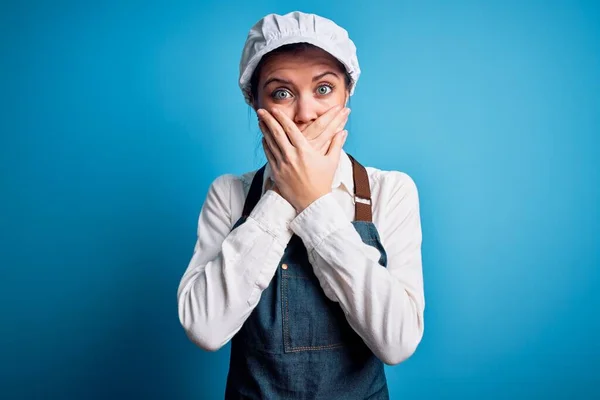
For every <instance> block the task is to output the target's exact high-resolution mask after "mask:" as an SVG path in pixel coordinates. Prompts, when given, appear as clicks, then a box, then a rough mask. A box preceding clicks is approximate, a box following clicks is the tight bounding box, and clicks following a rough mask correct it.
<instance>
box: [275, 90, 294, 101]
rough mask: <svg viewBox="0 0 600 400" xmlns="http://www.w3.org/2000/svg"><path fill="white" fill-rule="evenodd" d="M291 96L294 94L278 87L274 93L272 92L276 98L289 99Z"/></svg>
mask: <svg viewBox="0 0 600 400" xmlns="http://www.w3.org/2000/svg"><path fill="white" fill-rule="evenodd" d="M291 96H292V94H291V93H290V92H289V91H287V90H284V89H277V90H275V91H274V92H273V93H271V97H273V98H274V99H275V100H286V99H289V98H290V97H291Z"/></svg>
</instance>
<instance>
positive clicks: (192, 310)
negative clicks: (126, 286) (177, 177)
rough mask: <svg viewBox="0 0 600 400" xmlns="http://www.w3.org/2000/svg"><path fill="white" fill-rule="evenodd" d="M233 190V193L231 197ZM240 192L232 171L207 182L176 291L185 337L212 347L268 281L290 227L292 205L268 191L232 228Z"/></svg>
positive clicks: (238, 322)
mask: <svg viewBox="0 0 600 400" xmlns="http://www.w3.org/2000/svg"><path fill="white" fill-rule="evenodd" d="M232 196H234V197H232ZM244 197H245V194H244V193H243V188H242V183H241V181H239V180H237V179H236V178H235V177H233V176H231V175H224V176H221V177H219V178H217V179H216V180H215V181H214V182H213V183H212V185H211V187H210V189H209V191H208V194H207V197H206V201H205V203H204V205H203V206H202V210H201V212H200V217H199V220H198V239H197V241H196V245H195V247H194V254H193V256H192V259H191V261H190V263H189V265H188V267H187V270H186V271H185V273H184V275H183V277H182V279H181V283H180V284H179V288H178V291H177V300H178V309H179V320H180V322H181V325H182V326H183V328H184V329H185V332H186V334H187V335H188V337H189V338H190V339H191V340H192V341H193V342H194V343H196V344H197V345H198V346H200V347H201V348H203V349H205V350H209V351H216V350H218V349H219V348H221V347H222V346H223V345H224V344H225V343H227V342H228V341H229V340H230V339H231V338H232V337H233V336H234V335H235V334H236V333H237V332H238V331H239V330H240V328H241V327H242V325H243V323H244V321H245V320H246V319H247V318H248V316H249V315H250V313H251V312H252V310H253V309H254V307H256V305H257V304H258V301H259V299H260V295H261V293H262V291H263V290H264V289H265V288H266V287H267V286H268V285H269V282H270V281H271V279H272V277H273V275H274V274H275V271H276V270H277V266H278V265H279V262H280V260H281V257H282V256H283V252H284V250H285V247H286V246H287V243H288V241H289V239H290V238H291V236H292V232H291V231H290V230H289V227H288V225H289V222H290V221H291V220H292V219H293V218H294V217H295V216H296V211H295V210H294V208H293V207H292V206H291V205H290V204H289V203H288V202H287V201H285V200H284V199H283V198H282V197H281V196H279V195H278V194H276V193H275V192H274V191H271V190H269V191H267V192H266V193H265V195H263V197H262V198H261V199H260V201H259V202H258V204H257V205H256V207H255V208H254V210H253V212H252V213H251V214H250V216H249V218H248V219H247V221H246V222H245V223H244V224H242V225H240V226H239V227H237V228H236V229H235V230H233V231H231V228H232V226H233V224H234V223H235V222H236V221H232V213H231V202H232V201H242V200H241V199H243V198H244Z"/></svg>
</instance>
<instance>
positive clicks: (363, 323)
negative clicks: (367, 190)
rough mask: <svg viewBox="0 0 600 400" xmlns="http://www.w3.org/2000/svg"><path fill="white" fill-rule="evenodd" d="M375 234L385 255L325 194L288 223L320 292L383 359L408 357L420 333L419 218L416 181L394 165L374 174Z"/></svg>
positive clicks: (389, 362) (421, 284) (421, 327)
mask: <svg viewBox="0 0 600 400" xmlns="http://www.w3.org/2000/svg"><path fill="white" fill-rule="evenodd" d="M381 179H382V180H383V181H381V182H379V184H380V190H379V192H378V194H379V196H378V204H377V206H378V208H379V210H377V211H379V212H380V213H381V218H380V220H381V221H380V223H379V224H378V229H379V234H380V237H381V240H382V242H383V245H384V248H385V249H386V253H387V256H388V264H387V268H383V267H382V266H381V265H379V263H378V260H379V257H380V254H379V252H378V251H377V250H376V249H374V248H373V247H371V246H368V245H366V244H364V243H363V242H362V240H361V238H360V236H359V234H358V233H357V232H356V230H355V229H354V227H353V225H352V224H351V222H350V221H348V218H347V216H346V215H345V214H344V213H343V211H342V210H341V208H340V206H339V204H338V203H337V201H336V200H335V199H334V198H333V195H332V194H328V195H325V196H323V197H321V198H320V199H318V200H317V201H315V202H314V203H313V204H311V205H310V206H309V207H308V208H307V209H306V210H304V211H303V212H302V213H301V214H300V215H298V217H297V218H296V219H295V220H294V221H293V222H292V224H291V225H290V227H291V228H292V230H293V231H294V232H295V233H296V234H297V235H298V236H300V237H301V238H302V239H303V241H304V244H305V246H306V248H307V249H308V251H309V259H310V261H311V263H312V265H313V268H314V271H315V274H316V275H317V277H318V278H319V281H320V283H321V286H322V287H323V290H324V292H325V293H326V294H327V296H328V297H329V298H330V299H332V300H334V301H338V302H339V304H340V306H341V307H342V309H343V310H344V312H345V314H346V318H347V320H348V322H349V324H350V325H351V326H352V328H353V329H354V330H355V331H356V332H357V333H358V334H359V335H360V336H361V337H362V339H363V340H364V341H365V343H366V344H367V345H368V346H369V348H371V350H372V351H373V353H374V354H375V355H377V356H378V357H379V358H380V359H381V360H382V361H384V362H385V363H386V364H390V365H394V364H398V363H400V362H402V361H404V360H405V359H407V358H408V357H410V356H411V355H412V354H413V353H414V351H415V349H416V347H417V345H418V344H419V342H420V341H421V338H422V336H423V311H424V304H425V302H424V295H423V277H422V266H421V225H420V217H419V201H418V193H417V188H416V186H415V184H414V182H413V180H412V179H411V178H410V177H409V176H408V175H406V174H404V173H400V172H388V173H386V174H385V175H384V176H382V177H381Z"/></svg>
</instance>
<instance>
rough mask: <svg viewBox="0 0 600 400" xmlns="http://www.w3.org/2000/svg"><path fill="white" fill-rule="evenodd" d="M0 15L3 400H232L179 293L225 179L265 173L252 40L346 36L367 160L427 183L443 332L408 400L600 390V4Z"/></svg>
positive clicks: (426, 211) (435, 335)
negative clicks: (243, 87) (318, 29)
mask: <svg viewBox="0 0 600 400" xmlns="http://www.w3.org/2000/svg"><path fill="white" fill-rule="evenodd" d="M13 3H14V4H7V3H6V2H3V3H2V5H1V6H0V34H1V38H2V39H1V40H0V51H1V53H0V77H1V82H0V83H1V85H0V90H1V96H0V101H1V102H2V103H1V107H0V115H1V117H0V133H1V135H0V152H1V153H0V154H1V157H0V171H1V190H2V192H1V195H2V196H1V206H2V213H1V218H0V223H1V224H2V225H1V227H2V229H1V231H0V232H1V235H2V237H1V239H2V240H1V241H0V246H1V247H0V249H1V253H0V304H1V307H2V322H1V323H0V359H1V363H0V366H1V370H0V384H1V386H0V397H2V398H6V399H8V398H34V397H38V398H42V397H44V398H65V399H66V398H82V399H83V398H85V399H107V398H144V399H167V398H169V399H218V398H221V397H222V393H223V390H224V384H225V377H226V373H227V365H228V354H229V347H226V348H224V349H222V350H221V351H219V352H217V353H206V352H203V351H202V350H200V349H199V348H197V347H195V346H194V345H193V344H192V343H191V342H189V341H188V339H187V338H186V336H185V334H184V332H183V329H182V328H181V327H180V326H179V322H178V318H177V304H176V291H177V286H178V284H179V279H180V278H181V275H182V274H183V272H184V270H185V268H186V266H187V263H188V261H189V258H190V257H191V254H192V249H193V245H194V240H195V229H196V219H197V216H198V212H199V210H200V207H201V205H202V202H203V199H204V196H205V194H206V191H207V189H208V186H209V184H210V182H211V181H212V180H213V179H214V178H215V177H217V176H218V175H220V174H223V173H241V172H245V171H249V170H252V169H255V168H257V167H258V166H259V165H261V163H262V162H263V160H264V158H263V156H262V152H261V149H260V143H259V139H258V129H257V128H256V125H255V117H254V116H253V115H252V114H251V113H250V112H249V110H248V107H247V106H245V104H244V102H243V99H242V96H241V94H240V92H239V90H238V88H237V68H238V67H237V66H238V60H239V56H240V52H241V48H242V46H243V42H244V40H245V36H246V33H247V31H248V29H249V28H250V26H251V25H252V24H253V23H254V22H255V21H256V20H258V19H259V18H260V17H261V16H263V15H264V14H266V13H269V12H278V13H284V12H288V11H291V10H294V9H301V10H304V11H310V12H316V13H318V14H322V15H324V16H327V17H330V18H333V19H335V20H336V21H337V22H338V23H339V24H341V25H342V26H344V27H346V28H347V29H348V30H349V31H350V33H351V36H352V38H353V39H354V40H355V42H356V44H357V46H358V50H359V58H360V61H361V66H362V69H363V76H362V78H361V80H360V82H359V84H358V88H357V91H356V95H355V96H354V97H353V99H352V103H351V107H352V109H353V113H352V117H351V122H350V136H349V139H348V143H347V146H346V150H347V151H349V152H351V153H353V154H354V155H356V156H357V157H358V158H359V159H360V160H362V161H363V162H364V163H366V164H369V165H374V166H377V167H379V168H384V169H399V170H402V171H405V172H407V173H409V174H410V175H411V176H412V177H413V178H414V179H415V181H416V182H417V185H418V187H419V190H420V196H421V207H422V221H423V232H424V244H423V258H424V274H425V285H426V300H427V309H426V334H425V337H424V339H423V342H422V344H421V346H420V347H419V349H418V351H417V353H416V354H415V355H414V356H413V357H412V358H411V359H410V360H409V361H407V362H406V363H404V364H402V365H400V366H396V367H390V368H387V373H388V377H389V381H390V390H391V393H392V395H393V398H419V399H429V398H431V399H437V398H472V399H482V398H487V399H507V398H511V399H514V398H534V397H535V398H571V397H574V398H586V397H587V398H592V397H595V396H600V389H598V386H597V383H598V381H599V380H600V372H599V371H600V369H599V368H598V363H599V362H600V345H599V340H598V337H599V336H600V318H599V317H598V314H599V312H598V308H599V307H600V295H599V294H598V284H599V283H600V270H599V265H600V257H599V256H600V251H599V250H598V248H599V245H600V241H599V239H598V238H599V235H600V229H599V228H600V223H599V222H600V216H599V212H598V208H599V207H598V203H599V201H600V193H599V192H600V189H599V187H600V180H599V176H598V172H599V170H600V163H599V161H598V156H600V154H599V153H600V143H599V139H598V135H599V133H600V132H599V131H600V129H599V126H600V5H599V4H594V3H593V2H584V1H562V2H557V1H550V2H541V1H527V2H518V1H496V2H493V3H492V2H470V1H456V2H445V1H440V2H429V1H427V2H391V1H390V2H380V4H377V5H375V3H374V2H358V1H356V2H354V3H352V2H350V3H349V2H346V1H344V2H338V3H335V2H322V1H302V2H297V3H294V2H291V1H287V2H282V1H274V0H273V1H245V2H239V4H227V2H223V3H224V4H220V3H218V2H213V4H208V5H201V4H202V2H200V1H193V2H192V1H183V2H182V1H180V2H171V1H157V2H142V1H137V2H134V1H104V2H98V3H97V4H89V5H84V2H70V3H72V4H68V3H69V2H50V1H48V2H46V3H37V4H36V3H34V2H27V4H19V3H18V2H13Z"/></svg>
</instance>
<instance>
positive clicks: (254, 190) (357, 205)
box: [242, 154, 373, 222]
mask: <svg viewBox="0 0 600 400" xmlns="http://www.w3.org/2000/svg"><path fill="white" fill-rule="evenodd" d="M348 157H349V158H350V161H351V162H352V175H353V177H354V212H355V216H354V220H355V221H364V222H372V221H373V212H372V209H371V207H372V205H371V187H370V185H369V175H368V174H367V170H366V169H365V167H363V166H362V165H361V164H360V163H359V162H358V161H356V160H355V159H354V157H352V156H351V155H350V154H348ZM265 167H266V165H264V166H263V167H262V168H261V169H259V170H258V171H256V174H255V175H254V178H253V179H252V184H251V185H250V190H249V191H248V195H247V196H246V201H245V203H244V211H243V213H242V216H243V217H246V218H248V217H249V216H250V213H251V212H252V210H253V209H254V207H255V206H256V204H257V203H258V201H259V200H260V197H261V196H262V186H263V178H264V174H265Z"/></svg>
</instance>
